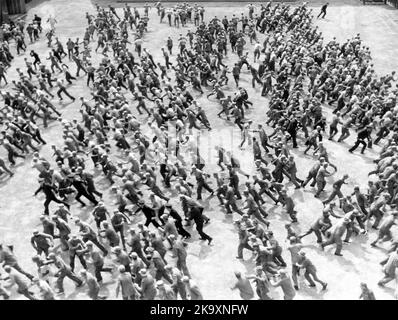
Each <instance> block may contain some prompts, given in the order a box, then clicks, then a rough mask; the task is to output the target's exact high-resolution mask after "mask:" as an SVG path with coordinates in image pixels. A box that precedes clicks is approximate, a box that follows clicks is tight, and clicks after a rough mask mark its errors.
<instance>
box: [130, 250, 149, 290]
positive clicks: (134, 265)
mask: <svg viewBox="0 0 398 320" xmlns="http://www.w3.org/2000/svg"><path fill="white" fill-rule="evenodd" d="M130 257H131V263H130V269H131V276H132V277H133V279H134V282H135V283H137V284H140V283H141V280H142V279H141V275H140V273H139V271H140V270H141V269H145V268H146V265H145V263H144V262H143V261H142V259H141V258H140V257H139V256H138V255H137V253H136V252H132V253H131V254H130Z"/></svg>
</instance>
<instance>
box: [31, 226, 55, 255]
mask: <svg viewBox="0 0 398 320" xmlns="http://www.w3.org/2000/svg"><path fill="white" fill-rule="evenodd" d="M53 241H54V239H53V237H52V236H50V235H49V234H45V233H42V232H39V231H38V230H35V231H33V236H32V237H31V238H30V243H31V245H32V247H33V249H35V250H36V252H37V254H38V255H41V254H42V253H43V252H44V254H45V255H46V256H48V253H49V249H50V248H51V247H52V246H53V245H54V243H53Z"/></svg>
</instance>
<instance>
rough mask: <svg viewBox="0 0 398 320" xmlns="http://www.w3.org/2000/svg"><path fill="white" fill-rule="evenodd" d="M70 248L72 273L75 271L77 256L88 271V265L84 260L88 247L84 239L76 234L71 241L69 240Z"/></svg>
mask: <svg viewBox="0 0 398 320" xmlns="http://www.w3.org/2000/svg"><path fill="white" fill-rule="evenodd" d="M68 248H69V265H70V267H71V270H72V272H74V271H75V257H76V256H77V257H78V258H79V260H80V263H81V264H82V266H83V268H84V269H87V263H86V260H85V259H84V252H85V250H86V246H85V244H84V242H83V240H82V239H80V238H79V237H78V236H77V235H76V234H72V235H71V237H70V239H69V240H68Z"/></svg>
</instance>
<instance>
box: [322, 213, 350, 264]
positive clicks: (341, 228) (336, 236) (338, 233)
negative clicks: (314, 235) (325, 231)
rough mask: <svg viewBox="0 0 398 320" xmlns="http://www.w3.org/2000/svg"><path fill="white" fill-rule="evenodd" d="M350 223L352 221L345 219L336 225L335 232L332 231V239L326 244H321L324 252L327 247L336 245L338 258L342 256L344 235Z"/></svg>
mask: <svg viewBox="0 0 398 320" xmlns="http://www.w3.org/2000/svg"><path fill="white" fill-rule="evenodd" d="M349 223H350V219H349V218H347V217H344V218H343V219H341V220H340V221H339V222H337V223H336V225H335V227H334V230H333V231H332V233H331V235H330V237H329V239H328V240H326V241H325V242H322V243H321V249H322V250H323V249H324V248H325V247H326V246H329V245H331V244H334V243H335V244H336V251H335V253H334V254H335V255H336V256H342V254H341V250H342V249H343V240H342V238H343V235H344V233H345V232H346V231H347V225H348V224H349Z"/></svg>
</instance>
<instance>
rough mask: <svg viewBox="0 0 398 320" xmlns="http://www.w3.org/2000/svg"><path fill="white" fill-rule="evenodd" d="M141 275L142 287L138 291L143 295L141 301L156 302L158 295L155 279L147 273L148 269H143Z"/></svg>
mask: <svg viewBox="0 0 398 320" xmlns="http://www.w3.org/2000/svg"><path fill="white" fill-rule="evenodd" d="M139 273H140V275H141V277H142V280H141V286H140V287H138V288H137V289H138V291H139V293H140V294H141V299H142V300H154V299H155V297H156V293H157V292H156V284H155V279H154V278H153V277H152V276H151V275H150V274H149V273H148V272H147V270H146V269H141V270H140V272H139Z"/></svg>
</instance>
